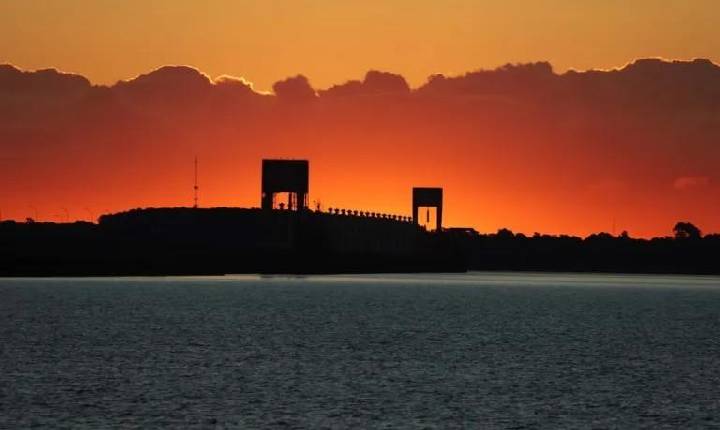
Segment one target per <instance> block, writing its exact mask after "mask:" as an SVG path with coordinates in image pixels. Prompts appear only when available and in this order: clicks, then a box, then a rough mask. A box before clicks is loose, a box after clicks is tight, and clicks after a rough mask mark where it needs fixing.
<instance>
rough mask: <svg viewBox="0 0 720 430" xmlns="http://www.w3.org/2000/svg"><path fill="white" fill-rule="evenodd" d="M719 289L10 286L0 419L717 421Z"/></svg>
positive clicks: (489, 283) (470, 423)
mask: <svg viewBox="0 0 720 430" xmlns="http://www.w3.org/2000/svg"><path fill="white" fill-rule="evenodd" d="M719 338H720V278H717V277H715V278H712V277H704V278H703V277H653V276H603V275H537V274H466V275H390V276H387V275H383V276H354V277H350V276H331V277H330V276H329V277H307V278H283V277H273V278H260V277H256V276H238V277H223V278H111V279H27V280H16V279H0V427H2V428H26V427H31V426H41V427H52V428H63V427H64V428H81V427H93V428H109V427H151V428H155V427H170V428H178V427H196V428H254V427H290V428H298V427H302V428H323V427H359V428H397V427H440V428H447V427H459V426H466V427H485V428H488V427H498V428H538V427H547V428H558V427H573V428H577V427H596V428H608V427H610V428H614V427H616V428H618V427H619V428H638V427H647V428H663V427H666V428H689V427H714V426H720V401H719V400H718V399H720V342H719V341H718V339H719Z"/></svg>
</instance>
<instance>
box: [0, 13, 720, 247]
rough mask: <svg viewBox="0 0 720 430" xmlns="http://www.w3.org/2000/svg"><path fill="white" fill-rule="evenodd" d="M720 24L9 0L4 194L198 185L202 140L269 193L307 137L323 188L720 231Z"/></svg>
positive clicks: (564, 226) (532, 218) (235, 197)
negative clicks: (683, 223)
mask: <svg viewBox="0 0 720 430" xmlns="http://www.w3.org/2000/svg"><path fill="white" fill-rule="evenodd" d="M718 24H720V5H717V4H716V2H713V1H687V0H686V1H674V0H666V1H662V2H659V1H646V0H636V1H633V2H623V1H614V0H606V1H590V0H588V1H584V2H578V1H564V0H548V1H544V2H538V1H494V0H492V1H491V0H488V1H469V0H447V1H443V2H435V1H424V0H414V1H405V0H397V1H363V2H350V1H346V2H337V1H328V0H313V1H309V0H308V1H302V0H298V1H273V0H266V1H258V2H250V1H237V0H236V1H229V0H228V1H221V0H215V1H211V0H209V1H204V2H195V1H181V0H174V1H166V0H156V1H135V0H126V1H123V2H118V1H110V0H67V1H63V2H59V1H39V0H24V1H12V0H5V1H1V2H0V64H6V66H2V67H0V182H2V184H3V186H2V187H0V216H1V217H2V218H3V219H8V218H12V219H18V220H23V219H25V217H28V216H31V217H34V218H38V219H39V220H54V221H61V220H67V219H92V218H94V217H96V216H97V215H99V214H101V213H105V212H110V211H119V210H123V209H127V208H132V207H146V206H161V205H167V206H180V205H189V204H191V203H192V178H193V175H192V160H193V158H194V157H195V156H198V158H199V159H200V182H201V184H200V185H201V187H200V189H201V198H200V201H201V204H202V205H204V206H216V205H217V206H237V205H240V206H256V205H258V204H259V168H260V160H261V159H262V158H263V157H266V158H267V157H286V158H308V159H310V161H311V200H313V201H320V202H322V204H323V205H324V207H329V206H333V207H341V208H348V209H361V210H362V209H364V210H371V211H378V212H388V213H395V214H401V215H409V212H410V207H409V206H410V189H411V187H412V186H436V185H437V186H443V187H444V188H445V200H446V201H445V210H444V221H445V224H446V225H450V226H471V227H474V228H477V229H478V230H480V231H481V232H492V231H495V230H497V229H499V228H502V227H508V228H511V229H512V230H514V231H521V232H524V233H527V234H532V233H534V232H544V233H553V234H562V233H566V234H575V235H587V234H590V233H593V232H599V231H609V232H615V233H620V232H621V231H622V230H628V231H629V232H630V233H631V234H632V235H634V236H642V237H650V236H658V235H668V234H671V229H672V226H673V225H674V223H675V222H677V221H680V220H687V221H692V222H695V223H696V224H698V225H699V226H700V227H701V228H702V229H703V231H705V232H713V231H715V232H718V231H720V189H719V187H718V185H719V183H720V178H719V177H717V166H718V165H720V145H719V144H718V142H720V102H718V100H720V67H718V66H717V65H716V64H717V63H720V58H719V57H720V49H719V48H720V38H718V37H716V36H717V35H716V32H717V30H716V29H717V25H718ZM657 58H662V59H664V60H658V59H657ZM695 58H702V59H706V60H703V61H692V59H695ZM648 59H651V60H648ZM508 63H511V64H515V65H516V66H513V67H507V66H506V67H503V65H505V64H508ZM167 65H187V67H164V66H167ZM42 69H54V70H52V71H46V72H43V71H40V70H42ZM55 70H59V71H62V72H65V73H57V72H55ZM375 70H379V71H383V72H389V73H377V72H370V73H368V71H375ZM568 71H570V72H568ZM574 71H577V72H574ZM438 74H441V75H442V76H441V77H437V76H436V77H435V78H433V79H429V77H430V76H431V75H438ZM348 81H352V82H348Z"/></svg>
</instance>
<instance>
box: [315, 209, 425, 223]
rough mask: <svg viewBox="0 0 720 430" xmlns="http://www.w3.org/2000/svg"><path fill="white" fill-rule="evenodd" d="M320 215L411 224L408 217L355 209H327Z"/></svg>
mask: <svg viewBox="0 0 720 430" xmlns="http://www.w3.org/2000/svg"><path fill="white" fill-rule="evenodd" d="M316 212H322V211H316ZM322 213H326V214H329V215H336V216H346V217H358V218H375V219H384V220H388V221H396V222H405V223H411V222H412V217H409V216H403V215H394V214H386V213H381V212H370V211H362V210H355V209H340V208H329V209H328V210H327V211H326V212H322Z"/></svg>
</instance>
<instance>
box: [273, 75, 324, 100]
mask: <svg viewBox="0 0 720 430" xmlns="http://www.w3.org/2000/svg"><path fill="white" fill-rule="evenodd" d="M273 91H274V92H275V95H277V96H278V98H280V99H284V100H296V101H305V100H311V99H314V98H315V97H316V96H317V95H316V93H315V90H314V89H313V87H312V86H311V85H310V81H308V78H306V77H305V76H303V75H297V76H293V77H291V78H287V79H285V80H282V81H278V82H275V84H273Z"/></svg>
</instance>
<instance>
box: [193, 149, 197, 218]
mask: <svg viewBox="0 0 720 430" xmlns="http://www.w3.org/2000/svg"><path fill="white" fill-rule="evenodd" d="M193 191H194V192H195V198H194V199H193V208H195V209H197V207H198V162H197V155H196V156H195V185H194V186H193Z"/></svg>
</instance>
